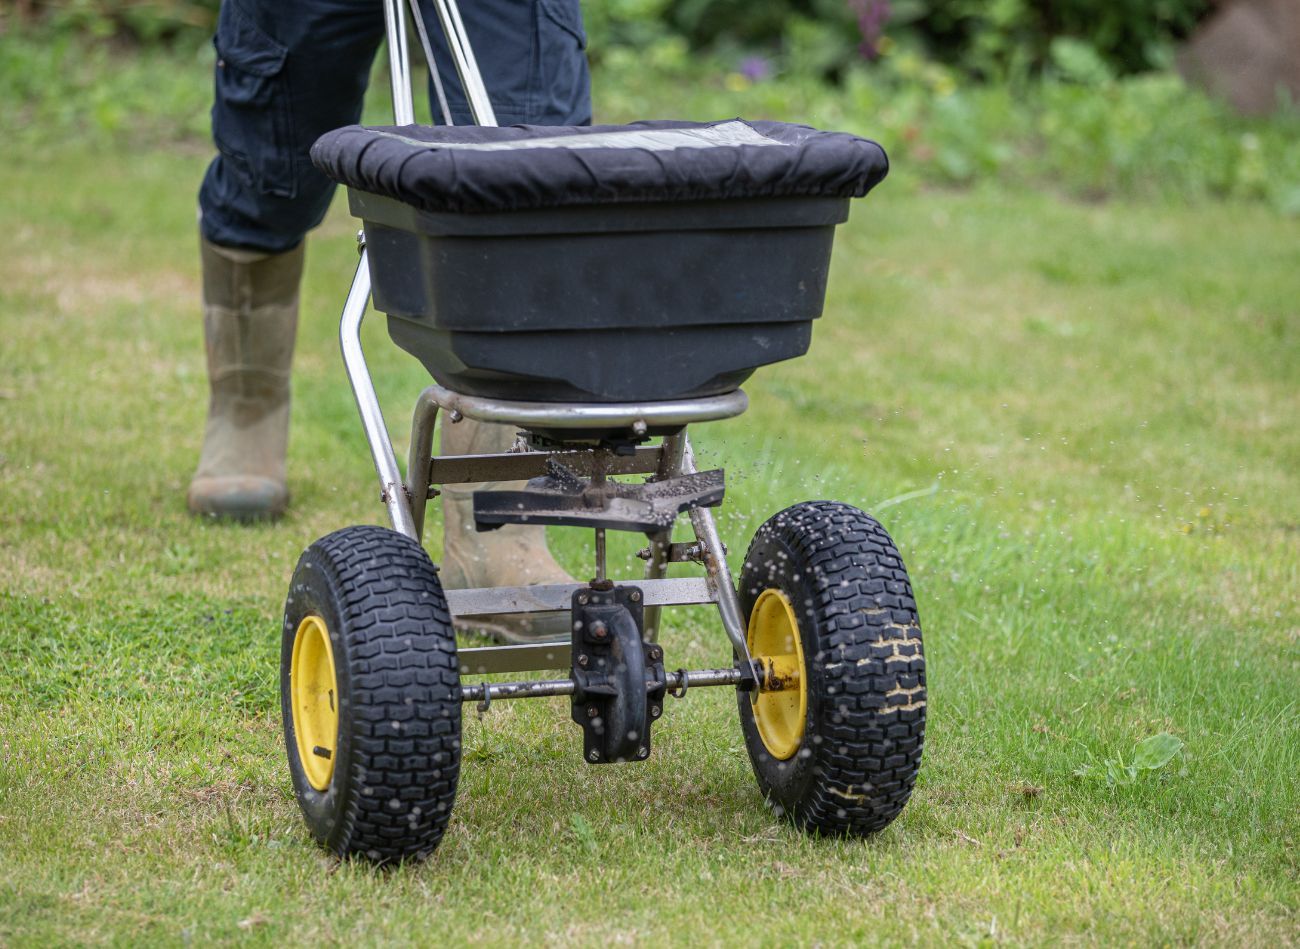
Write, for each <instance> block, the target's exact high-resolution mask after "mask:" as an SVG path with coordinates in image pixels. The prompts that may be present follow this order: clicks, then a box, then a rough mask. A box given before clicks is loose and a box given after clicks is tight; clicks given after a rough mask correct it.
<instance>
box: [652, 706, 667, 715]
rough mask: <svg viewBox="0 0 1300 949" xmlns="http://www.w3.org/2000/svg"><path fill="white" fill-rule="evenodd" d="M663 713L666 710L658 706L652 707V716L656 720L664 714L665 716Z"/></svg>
mask: <svg viewBox="0 0 1300 949" xmlns="http://www.w3.org/2000/svg"><path fill="white" fill-rule="evenodd" d="M663 711H664V710H663V709H662V708H660V707H659V706H658V705H651V706H650V714H651V715H652V716H653V717H655V718H658V717H659V716H660V715H662V714H663Z"/></svg>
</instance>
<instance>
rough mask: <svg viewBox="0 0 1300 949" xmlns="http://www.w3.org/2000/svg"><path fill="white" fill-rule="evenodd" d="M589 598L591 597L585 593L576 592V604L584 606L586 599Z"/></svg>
mask: <svg viewBox="0 0 1300 949" xmlns="http://www.w3.org/2000/svg"><path fill="white" fill-rule="evenodd" d="M589 599H591V598H590V597H589V596H587V594H585V593H579V594H578V605H579V606H586V605H587V601H588V600H589Z"/></svg>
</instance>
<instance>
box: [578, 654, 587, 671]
mask: <svg viewBox="0 0 1300 949" xmlns="http://www.w3.org/2000/svg"><path fill="white" fill-rule="evenodd" d="M588 661H589V660H588V659H587V654H586V653H583V654H582V655H580V656H578V665H580V666H581V667H582V668H584V669H585V668H587V662H588Z"/></svg>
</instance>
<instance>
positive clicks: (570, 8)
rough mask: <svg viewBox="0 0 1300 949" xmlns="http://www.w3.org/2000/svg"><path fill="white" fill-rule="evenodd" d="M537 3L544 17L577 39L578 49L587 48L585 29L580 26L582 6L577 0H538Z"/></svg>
mask: <svg viewBox="0 0 1300 949" xmlns="http://www.w3.org/2000/svg"><path fill="white" fill-rule="evenodd" d="M538 5H539V6H540V7H541V10H542V13H543V15H544V17H545V19H547V20H550V21H551V23H553V24H555V26H558V27H559V28H560V29H561V30H563V31H564V32H565V33H568V34H569V35H570V36H571V37H573V39H574V40H576V41H577V43H578V49H586V48H587V31H586V30H584V29H583V28H582V8H581V7H580V6H579V5H578V0H539V4H538ZM543 26H545V24H543ZM543 46H545V42H543Z"/></svg>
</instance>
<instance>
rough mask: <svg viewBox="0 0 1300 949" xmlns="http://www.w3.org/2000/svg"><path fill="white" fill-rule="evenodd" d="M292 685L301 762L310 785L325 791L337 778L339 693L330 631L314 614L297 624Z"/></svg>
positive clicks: (291, 696) (291, 664)
mask: <svg viewBox="0 0 1300 949" xmlns="http://www.w3.org/2000/svg"><path fill="white" fill-rule="evenodd" d="M289 683H290V687H289V688H290V700H291V702H292V706H291V707H292V709H293V731H294V735H296V736H297V739H298V760H299V762H300V763H301V764H302V770H303V773H304V774H306V776H307V780H308V781H309V782H310V783H311V786H312V787H314V788H315V789H316V790H317V791H325V790H327V789H328V788H329V786H330V780H331V779H332V778H333V777H334V761H335V758H336V756H337V753H338V734H339V710H338V694H339V690H338V680H337V678H336V676H335V672H334V650H333V648H332V647H331V646H330V635H329V628H328V627H327V626H326V625H325V621H324V620H323V619H321V618H320V617H319V616H317V615H315V614H310V615H308V616H305V617H303V620H302V622H301V623H299V624H298V632H297V634H296V635H295V636H294V641H293V658H292V660H291V662H290V670H289Z"/></svg>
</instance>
